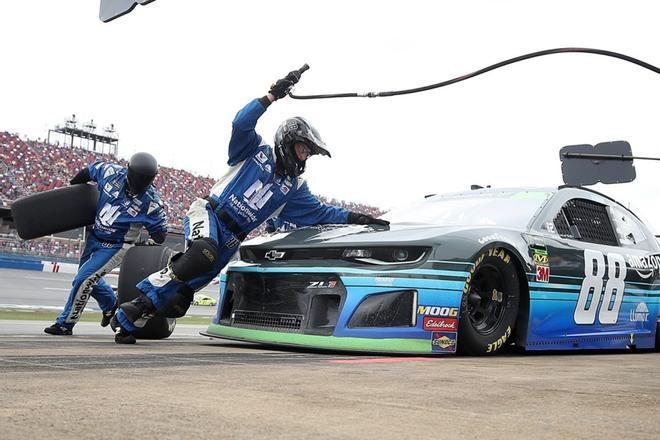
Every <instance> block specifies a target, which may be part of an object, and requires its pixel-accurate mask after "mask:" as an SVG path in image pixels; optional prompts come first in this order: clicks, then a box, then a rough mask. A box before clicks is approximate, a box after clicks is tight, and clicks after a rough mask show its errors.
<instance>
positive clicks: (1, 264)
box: [0, 254, 78, 273]
mask: <svg viewBox="0 0 660 440" xmlns="http://www.w3.org/2000/svg"><path fill="white" fill-rule="evenodd" d="M0 269H22V270H36V271H39V272H57V273H76V271H77V270H78V265H77V264H73V263H60V262H58V261H45V260H42V259H40V258H38V257H36V258H35V257H30V256H28V255H11V254H0Z"/></svg>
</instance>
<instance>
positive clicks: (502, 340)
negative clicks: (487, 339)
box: [486, 326, 511, 353]
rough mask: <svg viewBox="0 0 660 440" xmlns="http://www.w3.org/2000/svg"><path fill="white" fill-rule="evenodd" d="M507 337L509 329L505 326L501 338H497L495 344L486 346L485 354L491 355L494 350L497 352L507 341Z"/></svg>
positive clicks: (509, 334) (509, 332) (509, 333)
mask: <svg viewBox="0 0 660 440" xmlns="http://www.w3.org/2000/svg"><path fill="white" fill-rule="evenodd" d="M509 336H511V327H510V326H507V328H506V331H505V332H504V334H503V335H502V336H500V337H499V338H497V340H496V341H495V342H493V343H492V344H488V347H487V348H486V353H491V352H493V351H495V350H498V349H499V348H500V347H501V346H502V345H504V343H505V342H506V341H507V339H509Z"/></svg>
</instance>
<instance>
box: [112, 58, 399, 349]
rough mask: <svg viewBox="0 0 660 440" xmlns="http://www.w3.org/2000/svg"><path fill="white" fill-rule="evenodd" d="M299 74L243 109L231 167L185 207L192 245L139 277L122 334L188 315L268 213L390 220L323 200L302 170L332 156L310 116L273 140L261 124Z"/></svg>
mask: <svg viewBox="0 0 660 440" xmlns="http://www.w3.org/2000/svg"><path fill="white" fill-rule="evenodd" d="M298 79H299V73H298V72H296V71H294V72H291V73H289V74H288V75H287V76H286V77H285V78H282V79H280V80H278V81H277V82H276V83H275V84H274V85H272V86H271V89H270V90H269V92H268V94H267V95H266V96H264V97H262V98H259V99H254V100H252V101H251V102H250V103H248V104H247V105H246V106H245V107H243V109H241V110H240V111H239V112H238V114H237V115H236V117H235V118H234V121H233V123H232V134H231V139H230V141H229V160H228V161H227V164H228V165H229V169H228V170H227V172H226V174H225V175H224V176H223V177H222V178H220V180H218V182H217V183H216V184H215V185H214V186H213V187H212V188H211V194H210V195H209V196H208V197H206V199H197V200H196V201H195V202H193V204H192V205H191V206H190V209H189V210H188V212H187V213H186V218H185V222H184V229H185V234H186V247H187V249H186V251H185V252H184V253H179V254H176V255H174V256H173V257H172V258H171V259H170V261H169V263H168V265H167V267H165V268H163V269H162V270H161V271H159V272H156V273H153V274H151V275H150V276H149V277H147V278H145V279H144V280H143V281H141V282H140V283H138V285H137V287H138V289H139V290H140V291H141V292H142V293H143V295H139V296H138V297H137V298H135V299H134V300H132V301H130V302H126V303H123V304H121V305H120V306H119V310H118V312H117V314H116V315H115V317H114V318H113V320H112V326H113V328H115V342H117V343H119V344H134V343H135V337H134V336H133V335H132V332H134V331H136V330H137V329H138V328H141V327H143V326H144V325H145V324H146V323H147V321H148V320H149V319H150V318H151V317H153V316H156V315H158V316H165V317H169V318H177V317H181V316H183V315H185V313H186V312H187V310H188V308H189V307H190V304H191V302H192V299H193V294H194V292H196V291H198V290H200V289H201V288H203V287H204V286H206V285H207V284H208V283H209V282H210V281H211V280H212V279H213V278H214V277H216V276H217V275H218V273H220V270H221V269H222V268H223V267H224V266H225V265H226V264H227V263H228V262H229V260H230V258H231V257H232V255H234V254H235V253H236V251H237V249H238V246H239V245H240V243H241V241H242V240H243V239H244V238H245V237H246V236H247V235H248V233H249V232H251V231H252V230H253V229H255V228H257V227H258V226H259V225H261V224H262V223H263V222H264V221H266V220H267V219H269V218H271V217H278V218H279V219H280V220H281V221H287V222H290V223H293V224H296V225H298V226H308V225H316V224H329V223H355V224H364V225H366V224H376V225H381V226H387V225H388V224H389V223H388V222H387V221H384V220H379V219H376V218H373V217H370V216H368V215H364V214H359V213H355V212H349V211H347V210H345V209H343V208H339V207H336V206H328V205H324V204H322V203H321V202H320V201H319V200H318V199H317V198H316V197H315V196H314V195H312V193H311V192H310V190H309V188H308V187H307V184H306V183H305V181H304V180H303V179H302V178H300V175H301V174H302V173H303V172H304V171H305V165H306V162H307V159H308V158H309V157H310V156H313V155H323V156H328V157H330V153H329V152H328V150H327V148H326V146H325V144H324V143H323V141H322V140H321V137H320V135H319V133H318V132H317V131H316V130H315V129H314V128H313V127H312V126H311V125H310V123H309V122H308V121H306V120H305V119H303V118H300V117H295V118H291V119H287V120H286V121H284V122H283V123H282V124H281V125H280V126H279V128H278V129H277V132H276V133H275V142H274V147H271V146H269V145H267V144H266V142H264V141H263V139H262V138H261V136H260V135H259V134H257V132H256V131H255V126H256V124H257V120H258V119H259V117H260V116H261V115H262V114H263V113H264V112H265V111H266V109H267V108H268V106H269V105H270V104H271V103H272V102H273V101H276V100H277V99H280V98H283V97H285V96H286V95H287V93H288V91H289V89H290V88H291V87H292V86H293V84H294V83H295V82H297V80H298Z"/></svg>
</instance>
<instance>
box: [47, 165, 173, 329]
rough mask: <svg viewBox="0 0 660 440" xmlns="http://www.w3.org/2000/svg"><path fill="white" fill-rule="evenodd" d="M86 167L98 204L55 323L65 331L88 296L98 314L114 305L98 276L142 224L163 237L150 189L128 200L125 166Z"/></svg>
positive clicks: (111, 266)
mask: <svg viewBox="0 0 660 440" xmlns="http://www.w3.org/2000/svg"><path fill="white" fill-rule="evenodd" d="M87 169H88V171H89V176H90V177H91V180H92V181H94V182H96V184H97V186H98V189H99V202H98V205H97V206H96V218H95V220H94V226H93V227H92V229H91V231H90V232H89V234H88V236H87V242H86V244H85V250H84V251H83V254H82V255H81V257H80V265H79V268H78V273H77V274H76V276H75V278H74V279H73V283H72V289H71V293H69V298H68V299H67V302H66V305H65V306H64V311H62V314H61V315H60V316H58V318H57V320H56V321H55V322H56V323H57V324H58V325H60V326H62V327H66V328H68V329H71V328H73V326H74V325H76V323H77V322H78V320H79V319H80V315H81V314H82V312H83V309H84V308H85V305H86V304H87V301H88V300H89V297H90V296H92V297H93V298H94V299H95V300H96V301H97V302H98V303H99V306H100V307H101V310H103V311H104V312H109V311H110V310H112V308H113V307H114V306H115V304H116V301H117V300H116V297H115V294H114V292H113V290H112V288H111V287H110V285H108V283H106V282H105V281H104V280H103V276H104V275H105V274H106V273H108V272H110V271H111V270H112V269H114V268H115V267H117V266H119V265H120V264H121V261H122V259H123V257H124V254H125V253H126V251H127V250H128V249H129V247H130V246H131V244H132V243H133V242H135V240H137V239H138V237H139V235H140V229H141V228H142V226H143V225H144V226H145V227H146V228H147V230H148V232H149V234H150V235H154V234H165V233H167V225H166V221H165V213H164V210H163V205H162V203H161V201H160V199H159V198H158V196H157V194H156V191H155V189H154V187H153V186H150V187H149V188H148V189H147V190H146V191H145V192H144V193H142V194H141V195H139V196H137V197H130V196H129V195H128V194H127V193H126V191H125V188H124V185H125V181H126V173H127V169H126V168H124V167H122V166H120V165H116V164H112V163H107V162H95V163H93V164H92V165H89V166H88V167H87Z"/></svg>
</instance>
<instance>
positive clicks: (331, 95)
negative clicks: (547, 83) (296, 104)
mask: <svg viewBox="0 0 660 440" xmlns="http://www.w3.org/2000/svg"><path fill="white" fill-rule="evenodd" d="M570 52H573V53H591V54H596V55H604V56H608V57H612V58H618V59H620V60H623V61H627V62H629V63H633V64H637V65H638V66H640V67H643V68H645V69H648V70H650V71H652V72H655V73H658V74H660V68H658V67H656V66H654V65H652V64H649V63H647V62H644V61H642V60H638V59H637V58H633V57H631V56H628V55H624V54H621V53H617V52H612V51H609V50H602V49H589V48H585V47H562V48H558V49H547V50H541V51H538V52H532V53H528V54H526V55H521V56H518V57H515V58H511V59H508V60H505V61H500V62H499V63H496V64H493V65H491V66H488V67H484V68H483V69H480V70H477V71H476V72H472V73H468V74H467V75H463V76H459V77H456V78H453V79H450V80H447V81H443V82H439V83H436V84H430V85H428V86H423V87H416V88H414V89H405V90H393V91H390V92H368V93H356V92H352V93H329V94H324V95H294V94H293V93H289V96H290V97H291V98H293V99H328V98H378V97H383V96H397V95H408V94H411V93H419V92H425V91H427V90H432V89H437V88H440V87H444V86H448V85H451V84H455V83H457V82H461V81H465V80H466V79H470V78H474V77H475V76H478V75H481V74H482V73H486V72H490V71H491V70H495V69H499V68H500V67H504V66H506V65H509V64H513V63H517V62H519V61H524V60H529V59H531V58H536V57H541V56H544V55H552V54H555V53H570Z"/></svg>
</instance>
